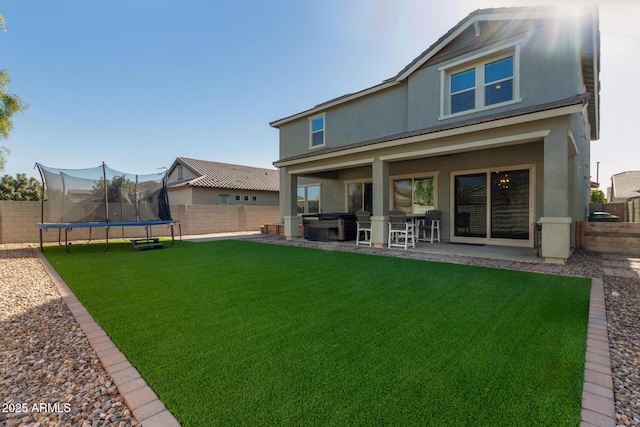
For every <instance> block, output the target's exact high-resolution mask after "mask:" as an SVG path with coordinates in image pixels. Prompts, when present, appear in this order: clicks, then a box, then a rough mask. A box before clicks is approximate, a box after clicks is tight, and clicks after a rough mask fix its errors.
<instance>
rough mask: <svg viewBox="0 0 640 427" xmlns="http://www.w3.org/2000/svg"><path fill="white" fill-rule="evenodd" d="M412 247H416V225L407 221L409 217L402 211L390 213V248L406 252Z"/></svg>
mask: <svg viewBox="0 0 640 427" xmlns="http://www.w3.org/2000/svg"><path fill="white" fill-rule="evenodd" d="M409 245H411V247H412V248H415V247H416V233H415V225H414V224H413V222H412V221H407V215H406V214H405V213H404V212H400V211H391V212H389V242H388V247H389V248H391V247H400V248H404V249H405V250H406V249H408V248H409Z"/></svg>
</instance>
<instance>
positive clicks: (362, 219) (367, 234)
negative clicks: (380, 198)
mask: <svg viewBox="0 0 640 427" xmlns="http://www.w3.org/2000/svg"><path fill="white" fill-rule="evenodd" d="M356 218H357V222H356V227H357V228H356V246H358V245H360V243H363V244H365V245H369V246H371V214H370V213H369V212H367V211H358V212H356ZM360 233H362V234H363V236H364V239H360Z"/></svg>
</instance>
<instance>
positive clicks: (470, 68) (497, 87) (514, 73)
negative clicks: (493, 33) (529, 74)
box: [440, 45, 520, 118]
mask: <svg viewBox="0 0 640 427" xmlns="http://www.w3.org/2000/svg"><path fill="white" fill-rule="evenodd" d="M518 56H519V49H518V46H517V45H516V46H514V47H513V48H510V49H508V50H506V51H505V50H504V49H502V50H501V52H499V53H496V52H495V50H494V51H493V54H492V53H491V52H489V53H487V54H486V55H484V56H479V55H476V56H474V57H472V58H470V59H468V60H465V61H464V62H461V61H460V62H456V63H454V64H450V65H448V66H445V67H442V68H440V72H441V73H442V102H441V103H442V115H441V117H440V118H447V117H448V116H453V115H459V114H466V113H472V112H476V111H481V110H484V109H488V108H493V107H498V106H502V105H508V104H510V103H515V102H519V101H520V99H519V87H518V78H519V76H518Z"/></svg>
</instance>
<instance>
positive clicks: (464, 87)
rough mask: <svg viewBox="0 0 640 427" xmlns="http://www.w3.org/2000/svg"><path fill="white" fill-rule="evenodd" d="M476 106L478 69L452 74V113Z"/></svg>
mask: <svg viewBox="0 0 640 427" xmlns="http://www.w3.org/2000/svg"><path fill="white" fill-rule="evenodd" d="M475 108H476V69H475V68H471V69H470V70H465V71H461V72H459V73H456V74H452V75H451V114H455V113H459V112H460V111H466V110H473V109H475Z"/></svg>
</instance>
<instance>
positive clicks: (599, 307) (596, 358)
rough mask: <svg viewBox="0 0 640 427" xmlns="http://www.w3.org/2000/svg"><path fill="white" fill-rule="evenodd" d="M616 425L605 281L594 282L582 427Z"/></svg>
mask: <svg viewBox="0 0 640 427" xmlns="http://www.w3.org/2000/svg"><path fill="white" fill-rule="evenodd" d="M615 425H616V415H615V402H614V397H613V378H612V374H611V355H610V353H609V335H608V332H607V310H606V307H605V302H604V284H603V281H602V279H591V298H590V302H589V326H588V329H587V354H586V361H585V364H584V384H583V386H582V413H581V414H580V427H609V426H611V427H614V426H615Z"/></svg>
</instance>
